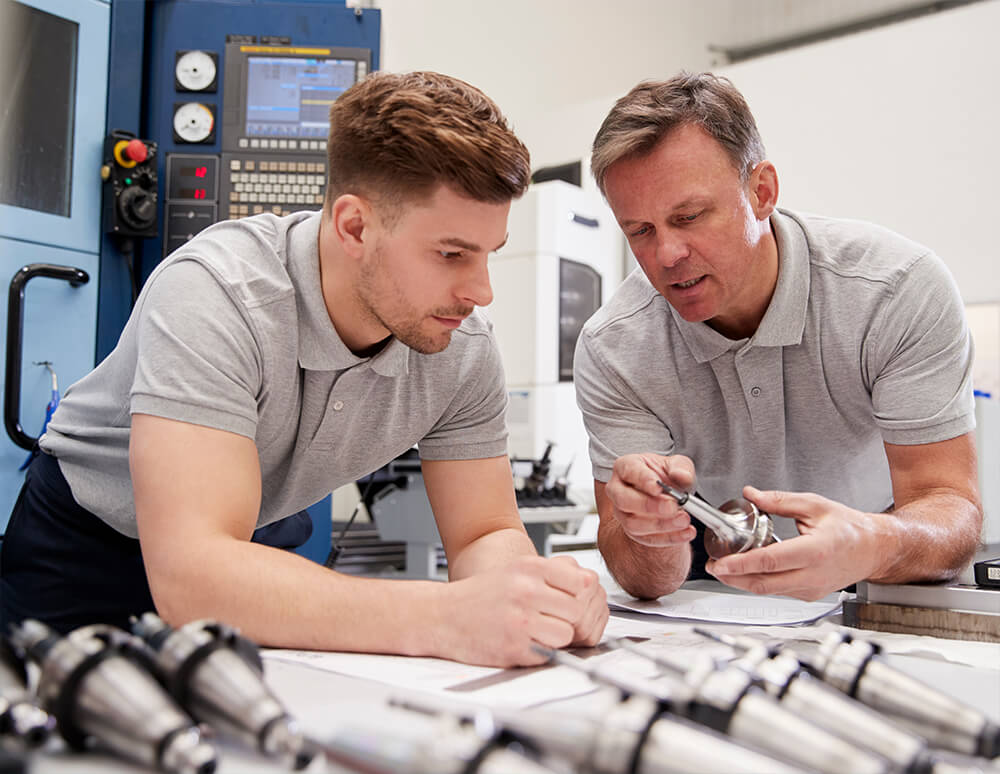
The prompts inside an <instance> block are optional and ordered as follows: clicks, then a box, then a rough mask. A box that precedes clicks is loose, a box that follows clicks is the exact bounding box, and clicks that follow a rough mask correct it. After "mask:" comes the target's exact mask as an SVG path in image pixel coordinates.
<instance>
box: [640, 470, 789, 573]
mask: <svg viewBox="0 0 1000 774" xmlns="http://www.w3.org/2000/svg"><path fill="white" fill-rule="evenodd" d="M656 483H658V484H659V485H660V488H661V489H662V490H663V492H664V493H665V494H668V495H670V496H671V497H673V498H674V499H675V500H676V501H677V504H678V505H679V506H680V507H681V508H683V509H684V510H685V511H687V513H688V514H689V515H690V516H691V517H692V518H695V519H697V520H698V521H700V522H701V523H702V524H704V525H705V527H706V529H707V531H706V532H705V550H706V551H707V552H708V555H709V556H710V557H712V558H713V559H721V558H722V557H723V556H729V554H740V553H743V552H744V551H749V550H750V549H752V548H761V547H763V546H768V545H771V544H772V543H778V542H780V538H778V536H777V535H775V534H774V522H773V521H772V520H771V516H770V514H767V513H765V512H764V511H762V510H760V509H759V508H757V506H756V505H754V504H753V503H751V502H750V501H749V500H744V499H743V498H741V497H740V498H736V499H733V500H727V501H726V502H724V503H723V504H722V505H721V506H719V507H718V508H716V507H715V506H713V505H710V504H709V503H707V502H706V501H705V500H702V499H701V498H700V497H698V496H697V495H695V494H690V493H688V492H682V491H680V490H679V489H674V488H673V487H671V486H668V485H667V484H664V483H663V482H662V481H657V482H656Z"/></svg>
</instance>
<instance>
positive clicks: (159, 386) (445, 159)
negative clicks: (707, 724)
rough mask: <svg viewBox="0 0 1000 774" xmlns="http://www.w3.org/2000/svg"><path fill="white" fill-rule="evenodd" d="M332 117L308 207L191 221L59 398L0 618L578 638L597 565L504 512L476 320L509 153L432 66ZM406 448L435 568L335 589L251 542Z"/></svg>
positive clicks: (492, 644) (509, 489) (509, 142)
mask: <svg viewBox="0 0 1000 774" xmlns="http://www.w3.org/2000/svg"><path fill="white" fill-rule="evenodd" d="M330 124H331V126H330V139H329V144H328V148H329V184H328V187H327V200H326V203H325V205H324V207H323V211H322V212H321V213H296V214H293V215H290V216H287V217H283V218H278V217H274V216H270V215H262V216H257V217H253V218H249V219H244V220H242V221H237V222H227V223H221V224H218V225H216V226H213V227H212V228H210V229H207V230H205V231H204V232H202V233H201V234H199V235H198V237H196V238H195V239H193V240H192V241H191V242H189V243H188V244H187V245H185V246H184V247H182V248H180V249H178V250H177V251H176V252H175V253H174V254H173V255H172V256H171V257H170V259H168V260H167V261H165V262H164V263H163V264H162V265H161V266H160V267H158V268H157V270H156V271H155V272H154V273H153V274H152V276H151V277H150V279H149V281H148V282H147V283H146V286H145V288H144V290H143V293H142V295H141V297H140V299H139V301H138V303H137V304H136V308H135V311H134V312H133V314H132V317H131V319H130V320H129V322H128V324H127V325H126V327H125V330H124V331H123V333H122V337H121V340H120V342H119V344H118V347H117V348H116V349H115V351H114V352H113V353H112V354H111V355H109V356H108V358H107V359H106V360H105V361H104V362H103V363H101V365H100V366H98V367H97V368H96V369H95V370H94V371H93V372H92V373H91V374H90V375H89V376H87V377H86V378H84V379H83V380H81V381H80V382H79V383H78V384H76V385H74V386H73V387H72V388H71V389H70V390H69V391H68V392H67V394H66V396H65V398H64V400H63V401H62V404H61V405H60V407H59V410H58V411H57V412H56V414H55V416H54V417H53V419H52V421H51V423H50V425H49V428H48V432H47V433H46V435H45V436H44V437H43V438H42V439H41V442H40V446H41V454H40V455H39V456H38V458H37V459H36V460H35V462H34V463H33V465H32V468H31V470H30V471H29V474H28V478H27V481H26V484H25V488H24V490H23V492H22V496H21V498H20V500H19V503H18V505H17V506H16V507H15V510H14V513H13V515H12V518H11V522H10V526H9V527H8V530H7V538H6V540H5V541H4V544H3V559H2V571H3V587H2V592H3V600H2V608H3V613H4V617H5V619H7V620H17V619H19V618H23V617H26V616H34V617H37V618H41V619H43V620H46V621H48V622H49V623H50V624H52V625H53V626H56V627H57V628H59V629H61V630H67V629H70V628H73V627H74V626H78V625H81V624H84V623H90V622H95V621H107V622H110V623H116V624H119V625H121V624H123V623H124V622H125V621H126V619H127V617H128V616H129V615H131V614H135V613H140V612H142V611H143V610H145V609H149V608H151V607H152V606H153V604H154V603H155V607H156V609H157V610H158V611H159V613H160V614H161V615H162V616H164V617H165V618H166V619H167V620H168V621H170V622H172V623H175V624H177V623H181V622H183V621H187V620H191V619H196V618H204V617H210V618H217V619H221V620H223V621H226V622H228V623H230V624H233V625H235V626H238V627H240V628H241V629H242V630H243V632H244V633H245V634H246V635H248V636H249V637H251V638H254V639H255V640H257V641H259V642H261V643H262V644H265V645H270V646H278V647H300V648H316V649H328V650H354V651H367V652H381V653H401V654H411V655H430V656H441V657H446V658H452V659H456V660H461V661H468V662H473V663H478V664H491V665H500V666H510V665H518V664H530V663H537V662H539V661H541V660H543V659H542V658H541V657H539V656H537V655H536V654H534V653H532V651H531V644H532V643H533V642H537V643H541V644H543V645H546V646H549V647H559V646H564V645H568V644H570V643H581V644H594V643H596V642H597V641H598V640H599V638H600V636H601V634H602V632H603V628H604V624H605V622H606V620H607V606H606V601H605V597H604V593H603V591H602V590H601V588H600V586H599V584H598V583H597V577H596V575H595V574H594V573H592V572H590V571H587V570H583V569H582V568H580V567H579V566H577V565H576V564H575V563H574V562H573V561H572V560H568V559H544V558H540V557H538V556H537V555H536V553H535V551H534V548H533V547H532V544H531V542H530V540H529V539H528V537H527V534H526V533H525V531H524V528H523V526H522V524H521V521H520V518H519V516H518V512H517V508H516V504H515V500H514V489H513V483H512V479H511V472H510V465H509V462H508V460H507V457H506V430H505V427H504V411H505V407H506V390H505V387H504V378H503V372H502V369H501V364H500V362H499V358H498V353H497V348H496V345H495V343H494V339H493V335H492V332H491V330H490V327H489V325H488V323H487V322H486V321H485V320H484V319H483V318H482V317H481V316H480V315H479V314H478V313H476V312H475V308H476V307H477V306H482V305H485V304H488V303H490V300H491V298H492V293H491V290H490V283H489V277H488V275H487V255H488V254H489V253H490V252H492V251H494V250H496V249H498V248H499V247H501V246H502V245H503V243H504V241H505V240H506V232H507V213H508V209H509V207H510V202H511V200H512V199H514V198H516V197H518V196H520V195H521V194H522V193H523V192H524V190H525V188H526V187H527V185H528V179H529V164H528V153H527V150H526V149H525V148H524V146H523V145H522V144H521V142H520V141H519V140H518V139H517V138H516V137H515V136H514V135H513V133H512V132H511V131H510V130H509V129H508V127H507V124H506V121H505V119H504V118H503V116H502V115H501V114H500V112H499V110H498V109H497V107H496V105H494V104H493V103H492V102H491V101H490V100H489V99H488V98H487V97H486V96H485V95H484V94H482V92H480V91H479V90H478V89H475V88H474V87H472V86H470V85H468V84H466V83H463V82H462V81H458V80H456V79H453V78H449V77H447V76H443V75H438V74H435V73H412V74H407V75H391V74H382V73H380V74H375V75H372V76H370V77H369V78H367V79H366V80H365V81H363V82H361V83H359V84H357V85H356V86H354V87H353V88H352V89H349V90H348V91H347V92H345V93H344V95H342V96H341V97H340V98H339V99H338V100H337V101H336V102H335V103H334V105H333V107H332V109H331V112H330ZM415 443H416V444H419V448H420V454H421V457H422V459H423V472H424V477H425V482H426V487H427V493H428V497H429V499H430V502H431V505H432V508H433V510H434V514H435V517H436V519H437V523H438V528H439V530H440V533H441V538H442V541H443V543H444V548H445V551H446V553H447V556H448V567H449V574H450V577H451V581H452V582H450V583H447V584H441V583H434V582H430V581H428V582H399V581H391V580H378V579H360V578H354V577H350V576H345V575H342V574H339V573H336V572H332V571H330V570H328V569H326V568H324V567H321V566H319V565H317V564H314V563H312V562H310V561H308V560H306V559H303V558H302V557H299V556H297V555H295V554H292V553H289V552H285V551H281V550H278V549H277V548H274V547H271V546H268V545H262V544H260V543H257V542H252V541H251V540H250V538H251V535H252V533H253V532H254V530H255V528H257V527H260V526H263V525H267V524H269V523H272V522H275V521H277V520H279V519H282V518H283V517H287V516H288V515H289V514H293V513H295V512H297V511H299V510H301V509H302V508H304V507H306V506H308V505H310V504H312V503H314V502H316V501H317V500H319V499H320V498H322V497H323V496H324V495H325V494H327V493H328V492H330V491H331V490H333V489H334V488H336V487H338V486H340V485H342V484H344V483H346V482H349V481H353V480H356V479H358V478H360V477H362V476H364V475H366V474H367V473H369V472H371V471H373V470H375V469H377V468H378V467H380V466H381V465H383V464H385V463H386V462H388V461H390V460H392V459H393V458H395V457H396V456H398V455H399V454H401V453H402V452H403V451H405V450H406V449H408V448H410V447H411V446H412V445H414V444H415ZM147 580H148V585H147Z"/></svg>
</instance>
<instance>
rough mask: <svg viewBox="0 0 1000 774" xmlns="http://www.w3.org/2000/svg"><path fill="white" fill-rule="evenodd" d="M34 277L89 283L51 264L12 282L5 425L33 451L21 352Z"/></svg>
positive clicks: (79, 272)
mask: <svg viewBox="0 0 1000 774" xmlns="http://www.w3.org/2000/svg"><path fill="white" fill-rule="evenodd" d="M35 277H51V278H52V279H61V280H66V282H68V283H69V284H70V285H72V286H73V287H78V286H80V285H84V284H86V283H87V282H90V275H89V274H87V272H85V271H84V270H83V269H77V268H74V267H72V266H58V265H56V264H52V263H32V264H29V265H27V266H22V267H21V268H20V269H18V270H17V271H16V272H14V276H13V277H12V278H11V280H10V292H9V293H8V294H7V371H6V375H5V377H4V396H3V422H4V426H5V427H6V428H7V435H9V436H10V438H11V440H12V441H13V442H14V443H16V444H17V445H18V446H20V447H21V448H22V449H28V450H29V451H30V450H31V449H32V448H34V446H35V442H36V441H37V440H38V439H37V438H32V437H31V436H30V435H28V434H27V433H25V432H24V429H23V428H22V427H21V418H20V413H21V350H22V343H23V342H22V339H23V334H24V287H25V285H27V284H28V280H31V279H34V278H35Z"/></svg>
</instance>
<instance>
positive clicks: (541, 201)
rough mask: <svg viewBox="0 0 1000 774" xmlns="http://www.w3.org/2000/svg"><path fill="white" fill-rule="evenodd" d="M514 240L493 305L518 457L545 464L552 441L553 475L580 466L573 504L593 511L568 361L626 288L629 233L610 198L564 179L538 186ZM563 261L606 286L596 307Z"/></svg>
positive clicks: (502, 259)
mask: <svg viewBox="0 0 1000 774" xmlns="http://www.w3.org/2000/svg"><path fill="white" fill-rule="evenodd" d="M508 231H509V234H510V237H509V241H508V242H507V244H506V245H505V246H504V247H503V249H501V250H500V251H499V252H498V253H497V254H496V255H493V256H491V257H490V280H491V282H492V285H493V303H492V304H491V305H490V306H489V307H487V309H486V314H487V316H488V317H489V318H490V319H491V320H492V321H493V326H494V331H495V333H496V338H497V342H498V344H499V347H500V354H501V355H502V357H503V364H504V370H505V372H506V378H507V388H508V390H509V394H510V408H509V410H508V414H507V426H508V429H509V431H510V454H511V456H512V457H516V458H521V459H537V458H538V457H540V456H541V455H542V454H543V452H544V451H545V447H546V444H547V443H548V442H549V441H552V442H553V443H554V444H555V446H554V447H553V449H552V454H551V461H552V467H551V473H552V474H553V475H556V476H560V475H563V474H564V473H565V471H566V468H567V467H568V466H570V465H571V466H572V467H571V469H570V473H569V476H568V479H569V484H570V487H571V489H572V490H573V492H574V495H575V496H574V498H573V499H575V500H576V501H577V502H579V501H580V497H581V492H582V497H583V498H585V499H589V501H590V502H592V501H593V478H592V476H591V467H590V457H589V454H588V450H587V446H588V439H587V433H586V430H585V429H584V426H583V418H582V416H581V414H580V410H579V409H578V408H577V405H576V393H575V391H574V387H573V382H572V363H571V359H570V360H568V358H571V357H572V348H573V347H574V346H575V344H576V338H577V336H578V333H579V329H580V327H582V325H583V323H584V322H585V321H586V318H587V317H589V316H590V314H592V313H593V312H594V311H596V308H597V307H598V306H600V305H601V304H604V303H606V302H607V301H608V299H609V298H610V297H611V294H612V293H613V292H614V290H615V288H617V286H618V284H619V283H620V281H621V262H622V244H623V239H622V236H621V231H620V230H619V228H618V224H617V223H616V222H615V220H614V216H613V215H612V213H611V210H610V209H608V206H607V205H606V204H605V202H604V200H603V199H602V198H601V195H600V193H598V192H597V191H590V190H585V189H582V188H580V187H578V186H575V185H572V184H570V183H565V182H563V181H561V180H553V181H547V182H544V183H536V184H533V185H532V186H531V187H530V188H529V189H528V192H527V193H526V194H525V195H524V197H523V198H521V199H520V200H518V201H515V202H514V203H513V205H512V206H511V211H510V220H509V228H508ZM563 261H570V262H575V263H576V264H583V265H585V266H586V267H589V269H590V270H592V273H596V277H599V279H600V283H599V284H600V290H599V292H598V293H597V295H598V296H599V298H594V299H592V300H593V301H594V302H595V303H594V304H592V305H591V304H589V301H590V300H591V299H587V298H581V297H580V296H581V293H580V290H579V289H578V288H574V287H572V286H571V284H569V283H567V282H566V281H564V274H565V272H567V271H574V272H575V273H576V274H577V276H580V275H581V274H586V272H582V273H581V272H579V271H576V270H577V269H578V268H579V267H572V266H569V267H567V266H566V265H565V264H564V263H562V262H563ZM588 307H589V308H588ZM584 310H585V311H584ZM561 344H562V350H563V351H562V354H560V345H561ZM560 361H561V362H560Z"/></svg>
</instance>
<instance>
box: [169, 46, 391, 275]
mask: <svg viewBox="0 0 1000 774" xmlns="http://www.w3.org/2000/svg"><path fill="white" fill-rule="evenodd" d="M370 67H371V51H370V50H369V49H366V48H348V47H332V46H319V45H297V44H295V43H291V42H289V41H288V40H287V39H286V38H274V37H269V36H262V37H261V38H260V42H258V40H257V39H256V38H254V37H253V36H242V35H240V36H236V35H233V36H230V37H229V38H228V39H227V42H226V46H225V51H224V53H223V56H222V71H223V72H222V78H221V83H222V89H221V91H222V95H221V96H222V99H221V103H220V105H219V106H218V109H217V108H216V105H214V104H211V103H209V102H207V101H203V100H202V99H201V98H200V95H199V94H198V93H193V94H192V93H191V92H201V93H205V94H211V93H213V92H215V91H217V83H218V82H219V72H218V71H219V56H218V53H217V52H212V51H203V50H183V51H176V52H175V70H174V80H175V83H174V87H175V91H176V92H177V99H178V101H177V102H175V103H174V113H173V116H174V120H173V133H174V142H175V143H178V144H185V145H188V146H190V147H191V151H190V153H183V154H181V153H173V154H167V166H168V171H167V178H168V186H167V199H166V208H165V220H166V231H165V236H164V239H163V255H167V254H169V253H170V252H171V251H173V250H175V249H176V248H177V247H179V246H180V245H182V244H184V242H186V241H187V240H188V239H190V238H191V237H193V236H194V235H195V234H197V233H198V232H199V231H201V230H202V229H203V228H205V227H206V226H208V225H211V224H212V223H214V222H217V221H219V220H236V219H238V218H242V217H247V216H251V215H259V214H261V213H264V212H271V213H275V214H277V215H287V214H289V213H292V212H296V211H298V210H316V209H320V208H321V207H322V206H323V198H324V195H325V191H326V139H327V134H328V133H329V130H330V119H329V112H330V105H331V104H332V103H333V101H334V100H336V99H337V97H339V96H340V95H341V94H342V93H343V92H344V91H345V90H347V89H348V88H350V87H351V86H352V85H353V84H354V83H355V82H357V81H358V80H359V79H361V78H363V77H364V76H365V75H367V74H368V71H369V69H370ZM220 137H221V142H220V143H219V145H221V153H220V154H208V153H206V154H199V153H197V146H198V145H199V144H202V145H213V144H216V143H217V142H218V141H219V139H218V138H220ZM198 170H203V175H202V176H200V177H198V176H197V172H198ZM192 175H195V176H194V177H192Z"/></svg>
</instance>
